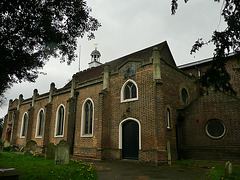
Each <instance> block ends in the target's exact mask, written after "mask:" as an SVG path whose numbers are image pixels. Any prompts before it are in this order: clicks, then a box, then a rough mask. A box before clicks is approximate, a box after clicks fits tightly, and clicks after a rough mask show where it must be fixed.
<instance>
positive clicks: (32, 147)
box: [24, 140, 37, 155]
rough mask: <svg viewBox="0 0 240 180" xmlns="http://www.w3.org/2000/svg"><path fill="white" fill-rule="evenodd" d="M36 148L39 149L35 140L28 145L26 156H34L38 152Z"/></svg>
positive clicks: (25, 151)
mask: <svg viewBox="0 0 240 180" xmlns="http://www.w3.org/2000/svg"><path fill="white" fill-rule="evenodd" d="M36 148H37V143H36V142H35V141H33V140H30V141H28V142H27V143H26V147H25V150H24V154H26V155H30V154H34V153H35V151H36Z"/></svg>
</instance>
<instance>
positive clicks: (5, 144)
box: [3, 140, 10, 148]
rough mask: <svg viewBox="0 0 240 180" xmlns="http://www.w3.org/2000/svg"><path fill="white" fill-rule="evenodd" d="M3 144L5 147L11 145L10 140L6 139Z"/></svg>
mask: <svg viewBox="0 0 240 180" xmlns="http://www.w3.org/2000/svg"><path fill="white" fill-rule="evenodd" d="M3 146H4V148H8V147H10V142H9V141H7V140H5V141H4V142H3Z"/></svg>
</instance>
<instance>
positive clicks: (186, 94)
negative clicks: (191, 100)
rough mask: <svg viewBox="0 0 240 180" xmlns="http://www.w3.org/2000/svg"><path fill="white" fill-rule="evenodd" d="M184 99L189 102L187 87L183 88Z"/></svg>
mask: <svg viewBox="0 0 240 180" xmlns="http://www.w3.org/2000/svg"><path fill="white" fill-rule="evenodd" d="M182 101H183V102H184V103H185V104H187V103H188V92H187V90H186V89H185V88H183V89H182Z"/></svg>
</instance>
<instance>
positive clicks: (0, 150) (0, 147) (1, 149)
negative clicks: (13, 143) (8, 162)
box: [0, 141, 3, 154]
mask: <svg viewBox="0 0 240 180" xmlns="http://www.w3.org/2000/svg"><path fill="white" fill-rule="evenodd" d="M2 151H3V143H2V141H0V154H2Z"/></svg>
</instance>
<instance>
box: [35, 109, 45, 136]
mask: <svg viewBox="0 0 240 180" xmlns="http://www.w3.org/2000/svg"><path fill="white" fill-rule="evenodd" d="M41 111H43V127H44V123H45V113H44V109H43V108H41V109H40V110H39V111H38V114H37V124H36V132H35V138H42V135H41V136H39V135H38V128H39V119H40V118H39V115H40V112H41ZM43 131H44V129H43ZM42 134H43V132H42Z"/></svg>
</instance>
